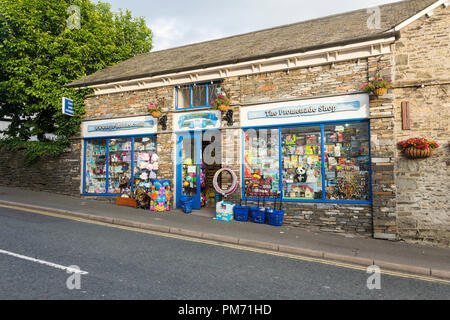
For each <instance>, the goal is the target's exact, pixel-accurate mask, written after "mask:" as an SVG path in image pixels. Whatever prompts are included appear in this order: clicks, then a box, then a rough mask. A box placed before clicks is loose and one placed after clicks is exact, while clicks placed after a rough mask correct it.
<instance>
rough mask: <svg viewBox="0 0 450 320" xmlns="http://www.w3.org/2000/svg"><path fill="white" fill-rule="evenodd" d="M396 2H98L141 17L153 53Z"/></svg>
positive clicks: (324, 0)
mask: <svg viewBox="0 0 450 320" xmlns="http://www.w3.org/2000/svg"><path fill="white" fill-rule="evenodd" d="M397 1H398V0H357V1H355V0H339V1H338V0H315V1H314V0H227V1H219V0H209V1H208V0H102V2H109V3H111V5H112V9H113V11H118V10H119V8H127V9H130V10H131V12H132V13H133V15H134V16H142V17H144V18H145V21H146V23H147V25H148V26H149V27H150V28H151V29H152V31H153V33H154V37H153V46H154V49H153V51H156V50H162V49H167V48H173V47H178V46H181V45H185V44H191V43H195V42H200V41H206V40H212V39H217V38H223V37H227V36H232V35H237V34H241V33H246V32H251V31H257V30H261V29H266V28H271V27H275V26H280V25H284V24H289V23H294V22H299V21H304V20H309V19H314V18H319V17H324V16H327V15H331V14H336V13H342V12H347V11H352V10H357V9H362V8H369V7H375V6H377V5H381V4H386V3H392V2H397Z"/></svg>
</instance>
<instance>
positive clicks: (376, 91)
mask: <svg viewBox="0 0 450 320" xmlns="http://www.w3.org/2000/svg"><path fill="white" fill-rule="evenodd" d="M387 91H388V89H387V88H376V89H373V91H372V92H373V94H375V95H377V96H384V95H385V94H386V92H387Z"/></svg>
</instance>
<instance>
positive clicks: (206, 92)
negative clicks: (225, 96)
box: [175, 81, 221, 110]
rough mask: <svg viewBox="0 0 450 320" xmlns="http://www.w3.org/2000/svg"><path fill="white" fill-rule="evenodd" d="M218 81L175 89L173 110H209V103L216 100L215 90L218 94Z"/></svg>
mask: <svg viewBox="0 0 450 320" xmlns="http://www.w3.org/2000/svg"><path fill="white" fill-rule="evenodd" d="M220 83H221V82H220V81H211V82H205V83H195V84H190V85H185V86H178V87H176V88H175V109H176V110H183V109H196V108H209V107H211V105H212V104H211V101H213V100H214V99H215V98H216V90H218V91H219V92H220V91H221V89H220Z"/></svg>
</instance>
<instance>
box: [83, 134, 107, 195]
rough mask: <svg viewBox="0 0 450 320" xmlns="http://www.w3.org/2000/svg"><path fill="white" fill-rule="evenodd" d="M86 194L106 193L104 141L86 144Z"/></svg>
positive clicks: (92, 141) (90, 141) (91, 141)
mask: <svg viewBox="0 0 450 320" xmlns="http://www.w3.org/2000/svg"><path fill="white" fill-rule="evenodd" d="M84 192H86V193H106V140H88V141H87V142H86V176H85V189H84Z"/></svg>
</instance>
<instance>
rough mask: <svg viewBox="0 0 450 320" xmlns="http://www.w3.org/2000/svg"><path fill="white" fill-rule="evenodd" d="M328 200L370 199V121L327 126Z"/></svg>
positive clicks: (326, 180) (325, 146)
mask: <svg viewBox="0 0 450 320" xmlns="http://www.w3.org/2000/svg"><path fill="white" fill-rule="evenodd" d="M324 132H325V139H324V151H325V152H324V153H325V191H326V199H327V200H369V185H370V180H369V162H370V159H369V133H368V126H367V124H366V123H347V124H335V125H325V126H324Z"/></svg>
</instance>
